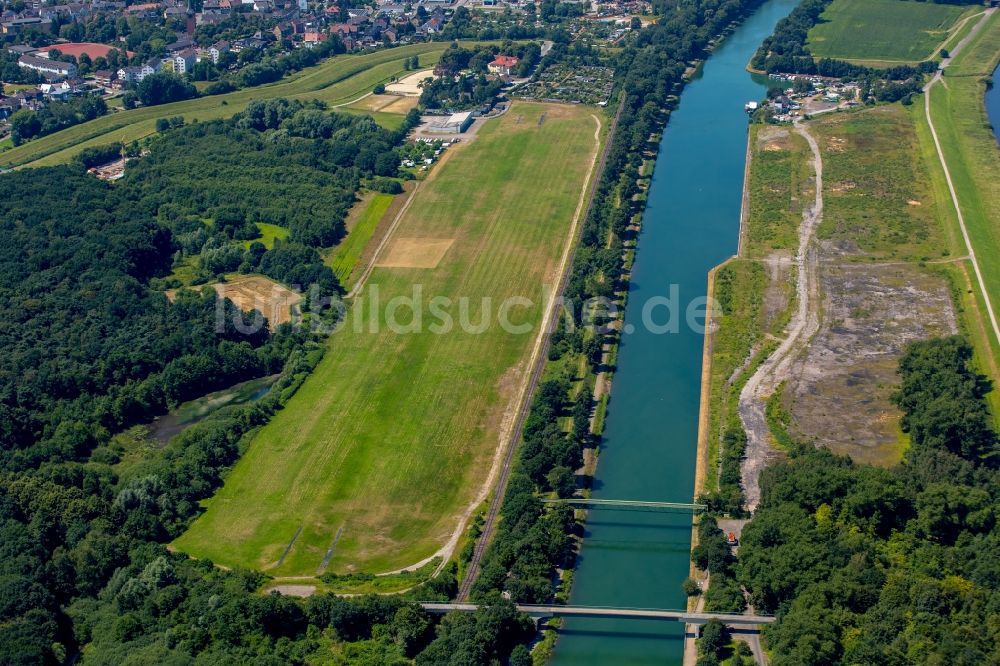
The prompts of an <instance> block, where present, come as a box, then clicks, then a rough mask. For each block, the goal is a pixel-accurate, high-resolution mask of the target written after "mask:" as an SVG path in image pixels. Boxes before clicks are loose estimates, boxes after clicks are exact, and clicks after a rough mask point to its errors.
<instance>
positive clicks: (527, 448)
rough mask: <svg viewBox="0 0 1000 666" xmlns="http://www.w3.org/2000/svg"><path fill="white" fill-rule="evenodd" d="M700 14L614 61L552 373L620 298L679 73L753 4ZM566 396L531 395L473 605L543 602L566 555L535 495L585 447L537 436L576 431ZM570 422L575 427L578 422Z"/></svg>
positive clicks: (554, 390) (644, 39) (645, 34)
mask: <svg viewBox="0 0 1000 666" xmlns="http://www.w3.org/2000/svg"><path fill="white" fill-rule="evenodd" d="M710 5H711V6H712V8H713V15H712V18H711V19H710V20H708V21H707V22H706V23H704V24H702V25H699V23H698V19H697V18H696V16H697V14H698V12H696V11H693V8H692V11H690V12H689V11H677V10H678V9H681V8H680V7H679V6H678V5H676V4H674V3H672V2H668V3H664V4H663V5H660V6H659V7H658V9H660V10H662V11H663V12H664V13H665V15H666V17H667V18H665V19H664V20H663V22H662V23H660V24H657V25H654V26H650V27H648V28H644V29H643V30H642V32H640V33H639V36H638V39H637V40H636V41H635V43H634V44H633V45H631V46H630V47H628V48H626V49H624V50H623V51H622V52H620V53H619V54H617V60H616V61H615V62H614V65H615V67H616V77H615V78H616V80H620V81H622V82H623V83H622V87H621V88H620V89H619V90H618V91H617V94H616V96H615V98H614V99H618V100H621V104H622V108H621V112H620V114H619V117H618V123H617V127H616V130H615V132H614V134H613V135H612V137H611V139H610V140H611V146H610V148H609V151H608V156H607V162H606V167H605V170H604V172H603V175H602V178H601V180H600V181H599V183H598V185H597V188H596V191H595V194H594V199H593V205H592V207H591V209H590V211H589V214H588V216H587V218H586V222H585V226H584V228H583V233H582V238H581V245H580V249H579V250H578V251H577V255H576V259H575V262H574V264H573V268H572V272H571V273H570V276H569V281H568V285H567V288H566V292H565V296H566V298H567V301H568V302H571V303H573V304H574V306H575V308H574V310H573V313H572V317H573V319H572V321H566V323H565V324H564V325H567V326H568V325H569V324H572V326H571V328H572V329H574V330H575V331H576V332H572V333H570V334H566V333H564V332H562V331H557V332H556V334H555V335H554V336H553V340H552V350H551V351H550V355H549V358H550V359H551V360H550V363H557V364H558V363H560V362H562V361H561V359H562V357H563V356H565V355H570V356H571V355H572V354H576V353H579V350H580V349H581V346H580V345H578V344H574V343H573V340H574V336H580V340H581V341H584V340H586V339H587V338H586V336H584V335H583V331H584V330H586V331H589V333H588V334H587V335H592V334H593V332H594V331H598V332H600V331H601V330H602V328H601V327H603V326H604V325H605V324H606V323H607V322H608V321H609V319H608V318H607V317H606V316H604V317H600V318H598V319H597V320H596V321H595V320H593V319H589V318H586V317H585V316H584V314H585V313H584V312H583V310H582V309H581V308H580V304H581V303H585V302H587V301H588V300H589V299H594V298H608V299H614V298H616V295H617V294H618V293H619V292H620V291H623V290H625V289H627V285H626V284H625V283H624V282H622V281H621V280H622V279H623V277H624V275H623V269H624V268H625V263H624V261H625V259H626V257H627V255H628V253H627V252H626V251H624V250H625V249H626V248H627V246H628V245H629V244H631V242H632V240H633V238H634V234H635V232H636V230H637V229H638V226H637V224H636V223H637V221H638V216H640V215H641V214H642V211H643V209H644V205H645V197H644V194H643V191H642V187H641V185H640V183H641V178H640V172H639V169H640V168H641V167H642V166H643V164H644V160H645V159H648V158H649V157H650V156H651V155H653V152H652V151H653V150H654V149H655V145H656V142H657V141H658V138H659V132H660V131H661V129H662V127H663V124H664V123H665V122H666V121H667V119H668V117H669V110H670V109H671V108H672V106H673V104H674V103H675V101H676V95H677V94H678V93H679V91H680V89H681V86H682V85H683V75H684V72H685V71H686V70H687V68H688V66H689V64H690V63H691V62H692V61H695V60H697V59H699V58H702V57H704V56H705V55H706V49H707V47H708V46H709V42H710V40H711V39H712V38H713V37H714V36H716V35H718V34H720V33H721V32H722V31H723V30H725V29H726V28H727V27H729V25H730V24H731V23H732V22H734V21H739V20H741V19H742V18H743V17H744V16H745V15H746V14H747V13H749V12H750V11H752V10H753V9H754V8H756V6H757V3H755V2H738V1H731V2H722V3H714V2H713V3H698V7H699V11H703V10H706V9H708V7H709V6H710ZM706 15H707V14H706ZM594 64H599V63H594ZM623 98H624V99H623ZM612 104H613V102H612ZM609 106H611V105H609ZM581 326H582V327H583V330H581V328H580V327H581ZM603 335H604V336H605V339H604V340H603V341H602V340H600V338H596V339H595V340H596V342H595V343H594V344H593V345H592V347H593V349H594V350H595V353H593V354H588V355H586V357H587V362H588V363H591V364H594V363H595V359H596V360H599V359H600V353H599V350H600V349H601V346H602V343H603V342H605V341H606V342H610V343H611V344H612V347H613V345H614V344H615V343H616V342H617V333H616V329H615V328H614V327H610V328H607V329H604V333H603ZM571 357H572V356H571ZM567 388H568V387H566V386H564V387H562V388H561V389H560V388H559V387H558V386H557V385H554V384H551V383H544V384H542V386H541V388H540V389H539V391H538V393H537V394H536V398H535V401H534V404H533V408H532V411H531V413H530V414H529V417H528V422H527V424H526V426H525V430H524V442H523V444H522V445H521V448H520V450H519V451H518V459H517V462H516V463H515V465H516V466H515V469H514V472H513V474H512V476H511V479H510V482H509V484H508V486H507V491H506V495H505V497H504V500H503V505H502V507H501V516H502V519H501V522H500V525H499V527H498V531H497V534H496V537H495V539H494V541H493V543H492V544H491V545H490V547H489V548H488V550H487V552H486V554H485V556H484V559H483V563H482V564H483V574H482V576H481V577H480V578H479V580H478V581H477V583H476V585H475V587H474V589H473V595H474V597H476V598H480V599H491V598H496V596H497V594H498V593H500V592H501V591H502V592H506V593H509V595H510V597H511V598H512V599H515V600H518V601H528V600H537V601H542V600H547V599H550V598H551V597H552V595H553V593H554V588H553V586H552V584H551V582H550V581H552V580H554V579H555V574H556V570H557V569H558V568H561V567H563V566H565V564H566V558H567V556H568V555H569V554H571V552H572V550H570V551H569V552H568V551H567V547H568V546H572V544H567V540H566V538H565V537H564V536H563V535H561V534H559V533H558V532H555V531H553V529H551V528H560V527H561V528H562V529H564V530H569V529H570V528H571V526H572V524H571V516H570V515H569V513H568V512H566V511H565V508H564V507H561V508H557V509H553V508H545V507H543V505H542V504H541V502H539V500H538V496H539V495H540V494H546V493H559V492H560V490H559V488H558V487H557V484H555V483H554V482H553V480H554V479H556V478H558V476H560V475H561V474H562V472H561V471H559V468H561V467H562V468H567V469H569V467H568V466H567V461H566V460H565V458H564V457H563V454H564V453H568V454H570V455H573V456H575V455H577V450H578V449H579V447H581V445H583V441H585V440H583V439H581V437H580V434H585V433H586V430H585V428H582V427H581V428H579V429H576V428H575V429H574V432H573V433H567V432H565V431H560V430H559V429H552V428H548V429H546V428H545V427H544V424H545V423H546V421H549V420H552V419H554V418H557V417H558V416H560V415H562V416H564V417H565V416H571V415H572V416H574V419H573V421H574V422H577V421H578V418H577V416H578V415H582V414H589V413H590V410H591V409H592V407H593V405H592V403H593V399H592V397H591V395H590V392H589V391H583V392H581V393H577V394H572V393H569V391H568V390H567ZM612 408H613V406H612ZM579 422H580V423H581V425H582V424H583V420H582V419H580V420H579ZM567 521H569V522H567ZM562 594H565V591H563V592H562Z"/></svg>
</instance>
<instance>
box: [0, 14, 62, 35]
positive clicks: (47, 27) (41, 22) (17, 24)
mask: <svg viewBox="0 0 1000 666" xmlns="http://www.w3.org/2000/svg"><path fill="white" fill-rule="evenodd" d="M29 29H30V30H37V31H38V32H52V19H47V18H42V17H40V16H35V17H28V18H17V19H11V20H10V21H5V22H3V23H2V24H0V31H2V32H3V34H5V35H19V34H21V32H23V31H25V30H29Z"/></svg>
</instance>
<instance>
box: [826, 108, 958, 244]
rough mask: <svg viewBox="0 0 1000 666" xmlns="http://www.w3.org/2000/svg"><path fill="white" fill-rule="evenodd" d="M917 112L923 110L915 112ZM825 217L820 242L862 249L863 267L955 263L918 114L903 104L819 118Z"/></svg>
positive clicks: (941, 203)
mask: <svg viewBox="0 0 1000 666" xmlns="http://www.w3.org/2000/svg"><path fill="white" fill-rule="evenodd" d="M914 106H916V105H914ZM811 127H812V128H813V133H814V134H815V135H816V137H817V141H818V142H819V145H820V149H821V150H822V153H823V182H824V191H823V196H824V215H823V223H822V224H821V225H820V226H819V228H818V229H817V234H816V235H817V238H818V239H820V240H824V241H832V242H834V243H838V244H842V245H844V246H845V247H850V246H854V247H856V251H855V252H854V254H855V259H856V260H859V261H889V260H902V261H910V262H919V261H927V260H940V259H946V258H948V257H952V256H956V255H955V254H954V251H955V250H956V249H957V248H956V247H955V246H954V245H953V244H952V242H950V240H949V239H946V238H945V237H944V229H943V226H942V225H941V224H940V223H939V219H940V217H939V210H938V209H939V207H940V206H942V205H944V204H943V202H939V201H938V200H937V199H936V197H935V193H934V191H933V189H932V185H931V183H930V182H929V178H928V176H927V167H926V165H924V164H922V163H921V161H920V160H919V155H920V154H921V148H920V144H919V141H918V138H917V134H916V128H915V120H914V117H913V114H911V113H909V112H907V109H906V107H903V106H902V105H900V104H893V105H886V106H880V107H877V108H866V109H860V110H858V111H856V112H852V113H836V114H830V115H827V116H821V117H819V118H818V119H817V120H816V121H815V122H813V123H812V125H811Z"/></svg>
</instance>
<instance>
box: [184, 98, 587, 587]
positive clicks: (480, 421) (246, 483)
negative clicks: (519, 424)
mask: <svg viewBox="0 0 1000 666" xmlns="http://www.w3.org/2000/svg"><path fill="white" fill-rule="evenodd" d="M597 113H598V112H597V111H595V110H593V109H590V108H586V107H570V106H556V105H542V104H526V103H518V104H515V105H514V107H513V108H512V109H511V110H510V111H509V112H508V113H507V114H506V115H505V116H503V117H502V118H500V119H498V120H493V121H490V122H489V123H487V124H486V125H485V126H484V127H483V128H482V129H481V130H480V132H479V135H478V137H476V139H475V140H474V141H473V142H471V143H469V144H467V145H466V144H463V145H462V146H461V147H458V148H455V149H452V152H451V154H447V153H446V157H445V160H444V161H443V163H442V164H441V165H439V166H438V167H437V168H436V171H435V172H434V173H433V174H432V176H431V177H430V178H429V179H428V181H427V182H425V183H424V184H423V185H422V187H421V189H420V190H419V192H418V193H416V194H415V195H414V196H415V199H414V200H413V202H412V204H411V206H410V208H409V209H408V210H407V211H406V213H405V216H404V218H403V219H402V221H401V222H400V224H399V226H398V228H397V229H396V231H395V232H394V235H393V239H392V240H391V241H390V243H389V245H388V246H387V250H388V252H387V254H386V255H383V258H384V256H399V254H398V253H394V252H393V242H395V241H396V240H399V239H406V240H408V241H409V242H410V244H408V247H409V246H411V245H412V243H413V242H414V241H415V240H419V239H433V240H436V241H443V240H451V241H453V242H452V244H451V246H450V247H448V249H447V251H446V252H445V253H444V255H443V257H442V258H441V260H440V262H439V263H438V264H437V265H436V266H435V267H433V268H393V267H386V266H382V267H377V268H376V269H375V270H374V272H373V273H372V274H371V276H370V278H369V280H368V282H367V284H366V286H365V288H364V290H363V291H362V292H361V294H360V296H359V297H358V301H360V302H362V303H363V309H362V310H359V309H357V307H356V305H357V304H355V308H354V309H352V310H351V311H350V312H349V314H348V315H347V319H346V321H345V323H344V326H343V328H342V329H341V330H340V331H338V332H337V333H335V334H334V335H333V336H331V338H330V342H329V349H328V352H327V355H326V356H325V358H324V359H323V361H322V362H321V364H320V365H319V367H318V368H317V369H316V370H315V371H314V373H313V374H312V375H311V376H310V377H309V379H308V380H307V381H306V383H305V384H304V385H303V387H302V388H301V389H300V390H299V392H298V393H297V394H296V395H295V397H294V398H293V399H292V400H291V401H290V403H289V404H288V406H287V407H286V408H285V409H284V410H283V411H282V412H280V413H279V414H277V415H276V416H275V418H274V419H273V420H272V421H271V422H270V423H269V424H268V425H267V426H266V427H265V428H264V429H262V430H261V431H260V432H259V433H258V434H257V435H256V437H255V438H254V440H253V441H252V443H251V445H250V447H249V450H248V451H247V452H246V454H245V455H244V457H243V458H242V459H241V460H240V462H239V463H238V464H237V465H236V467H235V468H234V469H233V470H232V472H231V473H230V474H229V476H228V478H227V479H226V483H225V485H224V487H223V488H222V489H221V490H220V492H219V493H218V494H217V495H216V496H215V497H214V498H213V499H212V500H210V501H209V502H208V507H207V512H206V513H205V514H204V515H202V516H201V517H200V518H199V519H198V520H197V521H196V522H195V523H194V524H193V525H192V527H191V528H190V529H189V530H188V532H187V533H185V534H184V535H182V536H181V538H180V539H178V540H177V541H176V542H175V544H174V545H175V546H176V547H177V548H179V549H180V550H182V551H184V552H187V553H190V554H192V555H195V556H198V557H208V558H211V559H213V560H215V561H216V562H219V563H221V564H224V565H229V566H245V567H253V568H257V569H262V570H265V571H267V572H269V573H273V574H275V575H281V576H295V575H298V576H303V575H304V576H312V575H316V574H317V573H318V571H319V570H320V567H321V563H322V562H323V560H324V556H325V554H326V553H327V551H328V549H329V548H330V547H331V545H332V544H333V542H334V539H335V537H336V535H337V533H338V531H340V530H342V532H341V536H340V538H339V540H338V541H337V545H336V549H335V551H334V552H333V555H332V559H331V560H330V562H329V566H328V568H327V570H328V571H337V572H344V571H350V570H364V571H371V572H382V571H387V570H392V569H396V568H399V567H404V566H407V565H412V564H414V563H416V562H417V561H419V560H421V559H423V558H426V557H428V556H430V555H431V554H433V553H434V552H435V551H437V550H438V549H439V548H440V547H441V546H442V545H443V544H444V543H445V542H446V541H447V540H448V538H449V537H450V535H451V534H452V533H453V532H454V530H455V529H456V527H457V526H458V525H459V522H460V518H461V516H462V515H463V513H464V512H465V510H466V509H467V507H468V506H469V505H470V503H471V502H472V501H473V500H474V499H475V498H476V496H477V494H478V493H479V492H480V490H481V489H482V486H483V484H484V482H485V481H486V479H487V476H488V473H489V469H490V466H491V464H492V461H493V459H494V455H495V453H496V450H497V447H498V446H499V445H500V433H501V431H502V426H503V423H504V419H505V413H509V411H510V410H511V408H512V407H513V406H514V404H515V403H516V398H517V396H518V395H519V392H520V386H521V384H522V381H523V380H524V378H525V377H526V374H527V371H528V360H529V358H530V356H531V350H532V348H533V346H534V342H535V339H536V335H537V329H538V327H539V326H538V325H539V323H540V321H541V319H542V317H543V307H542V304H543V302H544V298H545V295H546V291H545V288H544V285H545V284H555V283H556V282H557V276H558V273H559V265H560V262H561V258H562V256H563V253H564V251H565V249H566V247H567V245H568V243H569V242H570V231H571V229H572V224H573V218H574V215H575V213H576V211H577V209H578V206H579V205H580V203H581V201H582V196H583V190H584V189H585V183H586V182H587V180H588V174H589V173H590V172H591V170H592V168H593V164H594V159H595V157H596V155H597V150H598V143H599V142H598V141H597V140H595V130H596V129H597V123H596V122H595V120H594V119H593V118H591V116H592V115H596V114H597ZM380 260H381V259H380ZM415 287H417V288H419V289H420V290H421V291H422V294H423V302H424V304H425V307H424V309H423V318H424V321H423V325H422V326H420V327H418V328H419V329H420V330H419V332H412V333H403V332H398V331H397V332H394V331H392V330H390V328H389V327H388V326H387V325H386V317H387V312H386V309H385V307H384V306H385V304H386V303H387V302H388V301H389V300H390V299H392V298H393V297H397V296H413V294H414V289H415ZM376 290H377V292H378V294H379V299H380V302H381V304H382V307H381V308H379V309H378V311H377V315H376V317H375V321H376V322H377V323H378V325H377V326H376V327H375V328H376V329H377V330H372V329H371V328H370V325H369V324H370V321H371V320H370V313H371V311H372V307H371V303H372V299H373V294H374V292H375V291H376ZM435 296H442V297H447V298H449V299H452V304H453V305H452V306H445V307H446V309H447V310H448V311H449V312H450V313H451V314H452V315H453V316H454V318H455V323H456V326H455V327H454V328H453V329H452V330H451V331H450V332H447V333H442V334H438V333H435V332H434V331H433V330H432V329H431V328H430V326H429V324H431V323H434V322H435V321H440V320H439V319H438V318H437V317H435V316H433V315H432V313H431V312H429V311H428V310H427V307H426V306H427V304H428V302H429V300H430V299H431V298H433V297H435ZM513 296H521V297H525V298H527V299H529V300H530V301H531V302H532V303H533V305H531V306H524V305H518V306H517V307H514V308H513V309H511V310H510V319H511V321H512V322H514V323H529V324H531V328H532V330H531V331H530V332H526V333H521V334H514V333H510V332H505V331H504V330H503V329H502V328H501V327H500V326H498V325H497V323H496V318H497V312H498V308H499V305H500V303H502V302H503V301H504V299H507V298H509V297H513ZM463 297H465V298H467V299H468V302H469V304H470V305H469V307H468V309H467V320H468V321H469V322H471V323H472V324H477V323H479V322H481V321H482V317H483V311H484V309H485V308H484V307H483V299H484V298H489V299H491V306H490V308H489V310H490V312H491V315H490V317H491V320H490V323H489V325H488V326H486V327H485V330H484V331H483V332H481V333H473V332H470V331H467V330H463V328H462V327H461V326H459V325H458V323H459V318H460V316H461V309H460V307H459V305H458V303H459V299H461V298H463ZM410 320H411V318H410V315H409V314H408V312H407V311H406V310H404V311H402V312H400V313H399V314H398V315H397V321H400V322H402V323H405V322H409V321H410ZM300 528H301V532H300V533H299V535H298V538H297V539H296V540H295V542H294V546H293V547H292V548H291V550H290V551H289V553H288V555H287V557H286V558H285V559H284V562H283V564H282V566H280V567H276V566H275V564H276V562H277V561H278V560H279V559H280V558H281V556H282V553H283V552H284V551H285V549H286V547H287V546H288V544H289V543H290V542H291V540H292V538H293V536H294V535H295V534H296V532H297V531H298V530H299V529H300Z"/></svg>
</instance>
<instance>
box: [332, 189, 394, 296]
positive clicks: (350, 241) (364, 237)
mask: <svg viewBox="0 0 1000 666" xmlns="http://www.w3.org/2000/svg"><path fill="white" fill-rule="evenodd" d="M392 200H393V195H391V194H376V195H375V196H373V197H372V198H371V200H370V201H368V205H367V206H365V210H364V212H363V213H362V214H361V215H360V216H359V217H358V219H357V220H356V221H355V222H354V226H353V227H352V229H351V231H350V233H348V234H347V238H345V239H344V240H343V241H342V242H341V243H340V245H338V246H337V249H335V250H334V251H333V254H332V255H331V256H330V262H329V264H330V268H332V269H333V272H334V273H336V274H337V279H338V280H340V284H342V285H345V288H347V285H348V278H350V276H351V272H352V271H353V270H354V266H355V265H356V264H357V263H358V259H359V258H360V257H361V253H362V252H363V251H364V249H365V246H366V245H368V241H369V240H370V239H371V237H372V234H374V233H375V229H376V227H378V223H379V221H381V219H382V216H383V215H385V211H386V210H388V209H389V204H391V203H392Z"/></svg>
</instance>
